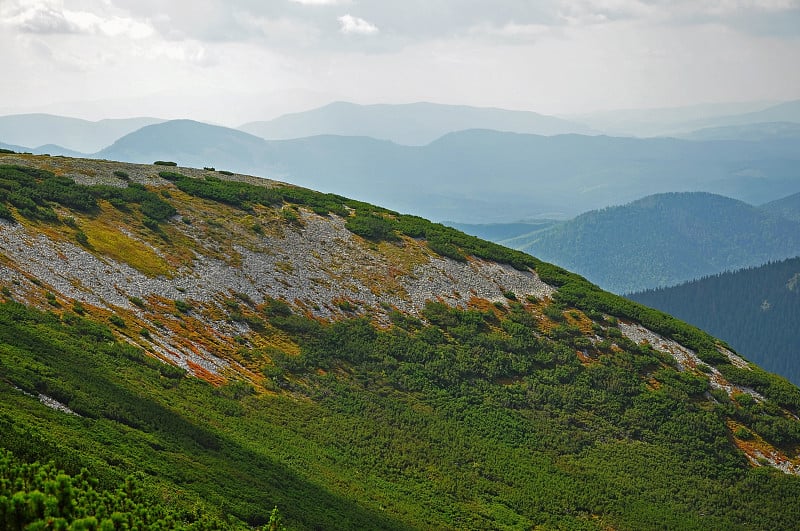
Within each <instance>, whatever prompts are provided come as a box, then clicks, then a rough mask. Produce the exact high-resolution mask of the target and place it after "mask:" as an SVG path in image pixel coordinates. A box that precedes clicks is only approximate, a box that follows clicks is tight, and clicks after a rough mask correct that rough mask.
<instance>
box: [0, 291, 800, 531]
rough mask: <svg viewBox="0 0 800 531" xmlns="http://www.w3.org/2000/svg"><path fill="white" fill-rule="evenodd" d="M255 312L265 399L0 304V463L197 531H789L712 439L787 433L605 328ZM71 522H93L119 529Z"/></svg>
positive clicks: (781, 499)
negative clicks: (42, 473) (0, 458)
mask: <svg viewBox="0 0 800 531" xmlns="http://www.w3.org/2000/svg"><path fill="white" fill-rule="evenodd" d="M229 306H230V307H231V309H232V310H237V309H239V310H240V309H241V307H240V305H239V304H238V303H236V301H232V302H231V304H230V305H229ZM565 310H566V313H567V314H569V313H570V312H572V311H573V310H569V309H568V308H566V307H565ZM259 312H260V315H261V316H262V318H263V320H264V322H263V324H262V327H265V328H263V330H264V332H263V333H264V334H265V337H268V336H270V335H274V334H276V333H281V334H287V335H288V336H289V337H292V338H293V339H294V340H295V341H297V342H299V344H300V347H301V353H300V355H299V356H293V355H288V354H285V353H282V352H281V351H280V350H278V349H272V350H270V351H269V356H270V358H269V359H268V360H266V361H265V371H264V372H265V374H266V375H268V377H269V380H268V382H269V385H271V386H273V389H274V390H275V391H277V393H278V394H276V395H266V394H257V393H254V392H253V389H252V387H251V386H250V385H248V384H246V383H244V382H231V383H228V384H226V385H223V386H222V387H219V388H214V387H212V386H210V385H208V384H205V383H203V382H202V381H199V380H196V379H194V378H184V377H183V371H180V370H179V369H175V368H173V367H172V366H170V365H165V364H163V363H161V362H159V361H156V360H154V359H152V358H150V357H148V356H146V355H145V354H144V353H142V352H141V351H140V350H138V349H136V348H134V347H131V346H130V345H127V344H123V343H118V342H115V341H114V340H113V336H112V333H111V331H110V330H109V329H108V328H107V327H105V326H103V325H100V324H96V323H95V322H94V321H91V320H89V319H86V318H83V317H80V316H77V315H74V314H72V313H69V312H65V313H64V314H63V316H62V317H60V318H59V316H57V315H55V314H52V313H43V312H40V311H36V310H32V309H30V308H26V307H25V306H22V305H19V304H16V303H5V304H0V373H2V375H3V377H2V379H0V395H2V398H3V399H2V401H0V447H4V448H7V449H9V450H11V451H12V452H14V454H15V456H17V459H18V460H19V461H20V462H26V463H31V462H33V461H35V460H38V461H39V462H44V461H51V460H52V461H54V462H55V465H54V466H55V467H57V468H60V469H63V470H65V473H66V474H68V475H71V476H73V477H76V476H77V477H79V478H86V477H93V478H95V480H96V481H95V480H91V481H92V483H91V485H92V489H94V490H95V491H98V492H100V491H104V492H107V493H109V494H105V495H98V496H97V497H94V498H92V499H97V500H105V499H113V496H114V494H113V493H115V492H119V489H120V487H119V485H121V484H123V482H124V480H125V477H126V476H127V475H129V474H133V473H139V476H138V479H137V484H138V485H139V486H140V488H141V490H140V491H139V492H140V494H139V495H137V496H138V497H135V500H148V503H152V504H154V506H155V507H156V508H155V509H148V511H149V512H148V514H151V515H156V516H157V517H158V518H160V519H167V518H172V519H173V520H172V521H175V522H179V523H183V524H186V525H196V526H200V525H201V523H202V522H208V521H222V522H224V526H223V527H226V528H229V527H236V526H237V525H244V524H245V523H246V524H249V525H258V526H262V525H266V524H268V522H269V520H270V518H271V517H272V509H273V507H275V505H278V506H279V507H280V508H281V511H282V512H283V514H284V518H285V521H286V523H287V525H289V526H290V527H297V528H320V527H321V528H369V529H374V528H377V527H379V528H383V529H400V528H432V527H445V528H471V529H477V528H500V527H525V528H530V527H534V526H536V525H540V526H544V527H545V528H570V529H599V528H605V527H614V528H619V529H642V528H655V527H660V526H664V527H667V528H675V529H678V528H679V529H708V528H715V529H754V528H759V529H764V528H769V529H792V528H793V526H794V525H795V523H796V521H797V519H798V518H800V513H798V509H797V506H796V504H795V503H794V501H795V500H796V499H797V496H800V480H798V478H794V477H789V476H784V475H783V474H782V473H780V472H777V471H774V472H773V471H769V470H753V469H750V468H749V466H748V465H747V463H746V460H745V459H744V457H743V456H742V455H741V454H740V453H739V452H738V451H737V450H736V448H735V447H734V446H733V445H732V444H731V442H730V439H729V432H728V428H727V427H726V424H725V422H726V419H728V418H730V416H731V415H733V416H734V418H736V420H737V422H739V423H740V424H741V425H742V426H746V429H747V432H748V433H756V434H758V435H759V436H760V437H765V438H767V439H768V440H770V441H772V442H774V443H775V444H780V445H781V446H783V447H789V446H793V445H796V444H798V443H800V434H798V433H797V431H796V425H797V422H795V421H788V420H787V419H785V418H783V417H782V416H781V415H780V413H779V410H776V409H774V408H773V409H770V408H771V407H772V406H770V405H769V404H756V403H748V404H747V405H746V406H741V405H740V406H734V405H733V404H732V403H731V402H730V401H727V400H725V401H721V402H718V403H717V402H713V401H709V400H707V399H706V398H705V393H706V392H707V390H708V380H707V379H706V378H705V377H703V376H694V375H691V374H688V373H679V372H677V371H675V370H674V368H673V367H672V366H671V365H670V363H669V360H667V359H665V358H664V357H663V355H660V354H658V353H657V352H655V351H653V350H652V349H650V348H649V347H647V346H641V345H635V344H633V343H631V342H630V341H627V340H625V339H623V338H622V337H621V336H620V335H619V334H616V333H613V331H614V330H616V328H615V327H614V326H613V325H612V324H610V323H608V322H606V323H605V324H603V325H602V326H600V327H597V328H596V329H595V330H593V333H597V332H599V333H601V334H602V339H603V340H604V341H601V342H599V343H598V344H597V345H593V344H592V343H591V342H587V341H586V339H587V336H586V334H585V333H583V332H581V330H580V329H578V328H577V327H575V326H574V325H570V324H569V323H568V322H567V321H562V322H561V324H558V325H557V326H548V327H542V325H541V324H540V323H539V321H538V320H537V319H536V318H535V317H534V314H532V313H531V312H530V311H529V309H526V307H525V306H524V305H523V304H522V303H519V302H516V301H513V300H509V302H508V305H507V306H505V307H504V308H503V309H498V308H494V307H492V309H487V310H477V309H471V310H458V309H453V308H450V307H448V306H446V305H444V304H440V303H430V304H428V305H427V306H426V308H425V310H424V312H423V314H422V316H421V317H422V318H423V319H417V318H414V317H411V316H409V315H406V314H402V313H400V312H394V313H392V314H391V316H390V317H391V319H392V323H393V324H392V326H391V327H389V328H387V329H378V328H375V326H374V325H373V324H372V323H371V322H370V321H369V320H368V319H366V318H363V317H354V318H351V319H346V320H342V321H338V322H335V323H328V324H326V323H320V322H318V321H316V320H313V319H309V318H307V317H305V316H303V315H300V314H297V313H295V312H293V310H292V308H291V307H290V306H289V305H287V304H286V303H284V302H282V301H278V300H270V301H268V302H267V303H266V304H265V305H264V306H263V307H260V309H259ZM612 344H613V345H616V347H614V348H612V347H611V345H612ZM576 349H581V350H582V351H585V352H586V353H587V355H588V356H590V357H591V358H592V360H593V361H592V362H591V363H588V364H585V363H581V362H580V361H579V359H578V357H577V356H576ZM263 355H264V354H263V353H260V352H259V350H254V351H252V352H251V353H250V354H249V356H250V357H251V358H252V359H258V358H259V357H260V356H263ZM653 382H656V384H653ZM12 384H13V385H14V386H16V387H18V388H21V389H22V390H24V391H26V392H29V393H32V394H35V393H43V394H46V395H47V396H51V397H53V398H56V399H58V400H59V401H61V402H62V403H64V404H66V405H68V406H69V407H70V408H71V409H72V410H74V411H75V412H76V413H78V414H80V415H82V417H76V416H72V415H67V414H64V413H59V412H55V411H51V410H47V409H46V408H44V406H41V405H40V404H38V402H37V401H36V400H35V399H32V398H28V397H26V396H25V395H24V394H22V393H20V392H19V391H15V390H14V389H13V388H12V387H11V385H12ZM286 392H288V393H291V396H294V397H295V398H291V397H290V396H288V395H287V396H284V393H286ZM296 397H304V398H303V399H301V400H298V399H297V398H296ZM112 463H113V466H112V465H111V464H112ZM15 466H17V465H15ZM83 468H87V469H88V472H81V470H82V469H83ZM48 470H53V469H52V468H49V469H48ZM87 474H88V476H87ZM83 481H84V480H83V479H78V480H74V481H73V485H75V484H77V485H79V488H85V487H84V486H82V485H84V483H83ZM17 490H20V489H17ZM21 490H23V491H24V492H33V491H34V490H36V489H27V490H25V489H21ZM39 490H40V491H42V492H44V491H43V490H41V489H39ZM123 490H124V488H123ZM166 492H169V493H172V494H170V497H169V506H170V512H168V513H164V512H159V511H162V509H161V508H159V507H162V508H163V505H164V503H165V502H166V498H164V494H160V493H166ZM26 496H27V494H26ZM12 497H13V494H12ZM81 499H82V500H83V499H84V498H81ZM86 503H89V502H86ZM98 503H99V502H98ZM104 503H105V502H104ZM137 503H142V502H137ZM84 505H85V504H84V502H83V501H82V502H80V503H77V505H76V506H77V507H78V508H80V509H76V511H78V510H80V511H84V513H81V514H82V516H80V517H81V518H85V517H89V516H94V517H95V518H96V519H97V520H98V523H100V522H102V520H103V518H111V517H112V516H109V515H113V514H114V510H118V509H113V507H112V506H111V505H109V509H108V510H107V511H106V512H105V513H102V514H100V513H98V512H97V511H92V510H88V509H85V508H81V507H83V506H84ZM90 505H91V504H90ZM381 508H382V510H381ZM104 510H105V509H104ZM209 515H210V516H209ZM226 518H227V520H225V519H226ZM215 519H222V520H215ZM165 521H166V520H165Z"/></svg>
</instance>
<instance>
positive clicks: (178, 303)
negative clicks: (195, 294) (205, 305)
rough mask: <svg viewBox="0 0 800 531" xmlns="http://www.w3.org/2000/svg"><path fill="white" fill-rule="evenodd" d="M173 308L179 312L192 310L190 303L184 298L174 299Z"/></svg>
mask: <svg viewBox="0 0 800 531" xmlns="http://www.w3.org/2000/svg"><path fill="white" fill-rule="evenodd" d="M175 309H176V310H178V311H179V312H180V313H189V312H190V311H191V310H192V305H191V304H189V303H188V302H186V301H184V300H181V299H175Z"/></svg>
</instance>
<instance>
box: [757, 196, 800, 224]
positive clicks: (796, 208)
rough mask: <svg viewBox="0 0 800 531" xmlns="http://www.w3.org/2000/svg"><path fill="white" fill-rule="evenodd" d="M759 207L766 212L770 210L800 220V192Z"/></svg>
mask: <svg viewBox="0 0 800 531" xmlns="http://www.w3.org/2000/svg"><path fill="white" fill-rule="evenodd" d="M759 208H760V209H761V210H763V211H764V212H770V213H772V214H776V215H779V216H782V217H784V218H787V219H791V220H794V221H797V222H800V193H796V194H792V195H790V196H788V197H784V198H782V199H776V200H775V201H770V202H769V203H766V204H763V205H761V206H760V207H759Z"/></svg>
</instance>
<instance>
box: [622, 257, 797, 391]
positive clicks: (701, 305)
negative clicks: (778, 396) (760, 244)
mask: <svg viewBox="0 0 800 531" xmlns="http://www.w3.org/2000/svg"><path fill="white" fill-rule="evenodd" d="M798 279H800V258H792V259H789V260H784V261H782V262H777V263H770V264H766V265H763V266H761V267H756V268H752V269H744V270H740V271H736V272H728V273H722V274H719V275H715V276H712V277H707V278H703V279H700V280H696V281H693V282H688V283H686V284H681V285H679V286H674V287H669V288H662V289H658V290H651V291H645V292H640V293H635V294H633V295H630V296H629V298H631V299H633V300H635V301H637V302H641V303H643V304H646V305H648V306H652V307H654V308H658V309H659V310H663V311H665V312H668V313H670V314H672V315H675V316H676V317H679V318H680V319H683V320H685V321H687V322H690V323H692V324H694V325H696V326H698V327H700V328H702V329H704V330H706V331H708V332H709V333H711V334H714V335H715V336H717V337H719V338H721V339H724V340H725V341H727V342H728V343H729V344H730V345H731V346H732V347H733V348H735V349H737V350H739V351H740V352H747V353H748V356H749V357H750V359H752V360H753V361H754V362H756V363H758V364H759V365H762V366H763V367H765V368H767V369H768V370H770V371H773V372H777V373H779V374H781V375H783V376H785V377H787V378H788V379H789V380H791V381H792V382H794V383H795V384H799V383H800V334H798V330H800V282H798Z"/></svg>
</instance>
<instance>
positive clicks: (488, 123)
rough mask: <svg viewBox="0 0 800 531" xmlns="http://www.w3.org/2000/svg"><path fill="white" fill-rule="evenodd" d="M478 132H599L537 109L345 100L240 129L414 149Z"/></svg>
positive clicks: (273, 136) (278, 137) (267, 136)
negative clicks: (454, 134) (448, 136)
mask: <svg viewBox="0 0 800 531" xmlns="http://www.w3.org/2000/svg"><path fill="white" fill-rule="evenodd" d="M476 128H480V129H493V130H498V131H511V132H518V133H533V134H542V135H554V134H564V133H583V134H592V133H595V131H593V130H592V129H590V128H588V127H586V126H583V125H581V124H578V123H574V122H570V121H568V120H564V119H562V118H557V117H555V116H548V115H544V114H539V113H535V112H532V111H513V110H508V109H500V108H495V107H470V106H466V105H443V104H437V103H428V102H417V103H406V104H373V105H359V104H355V103H349V102H341V101H340V102H333V103H330V104H328V105H324V106H322V107H319V108H316V109H311V110H309V111H303V112H299V113H291V114H286V115H283V116H279V117H278V118H275V119H273V120H269V121H256V122H249V123H246V124H242V125H241V126H239V127H238V129H240V130H242V131H245V132H248V133H251V134H254V135H256V136H259V137H261V138H265V139H268V140H287V139H292V138H303V137H309V136H317V135H325V134H332V135H339V136H367V137H371V138H376V139H379V140H390V141H393V142H395V143H397V144H401V145H409V146H422V145H427V144H429V143H431V142H433V141H434V140H436V139H437V138H439V137H441V136H443V135H445V134H447V133H450V132H453V131H461V130H464V129H476Z"/></svg>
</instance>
